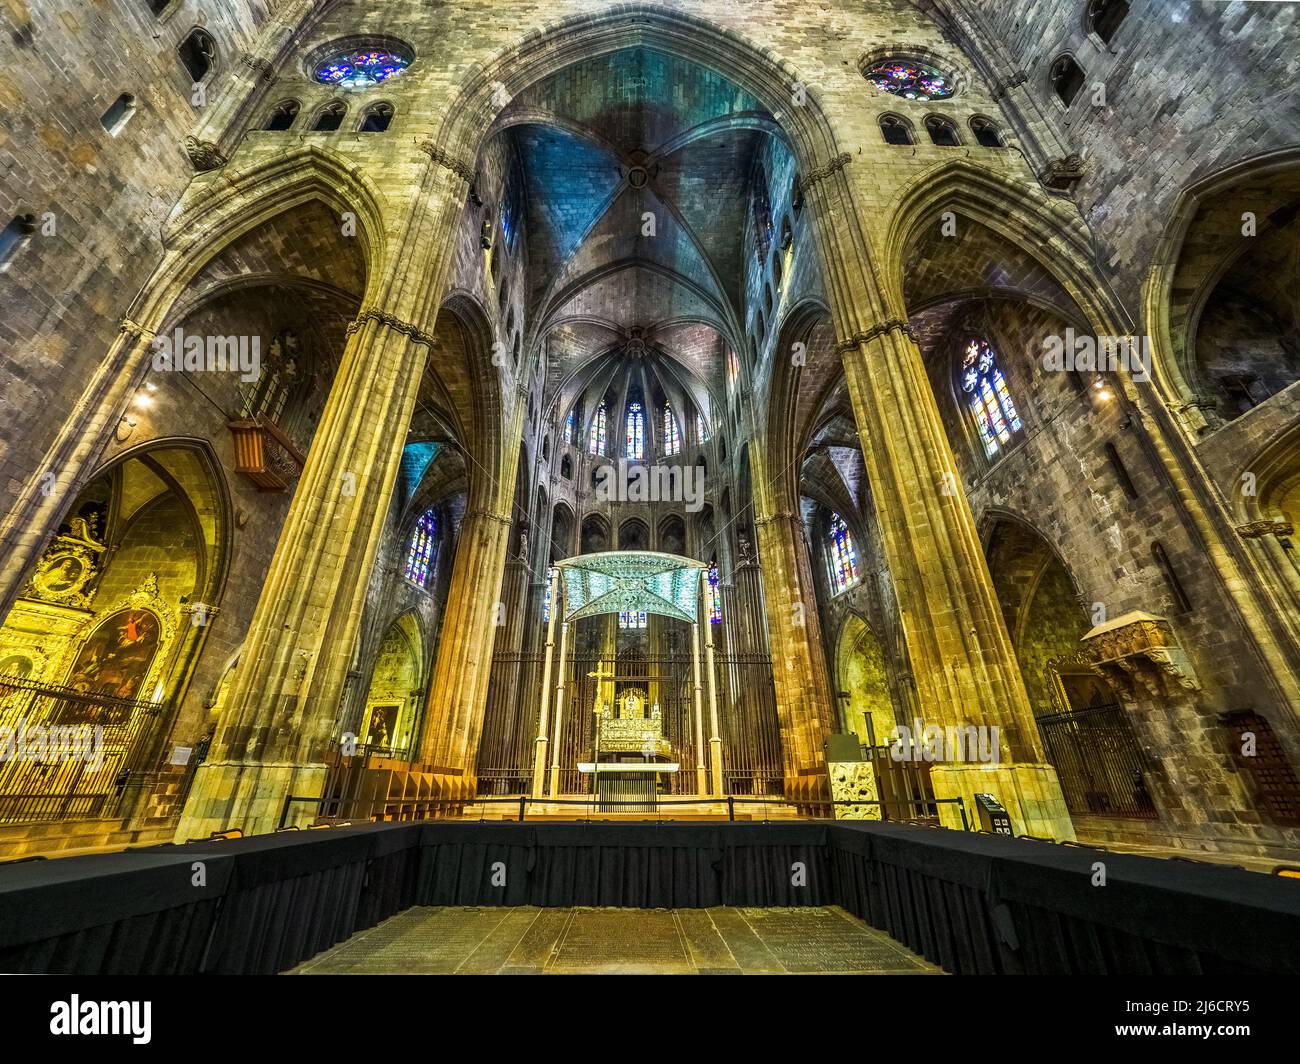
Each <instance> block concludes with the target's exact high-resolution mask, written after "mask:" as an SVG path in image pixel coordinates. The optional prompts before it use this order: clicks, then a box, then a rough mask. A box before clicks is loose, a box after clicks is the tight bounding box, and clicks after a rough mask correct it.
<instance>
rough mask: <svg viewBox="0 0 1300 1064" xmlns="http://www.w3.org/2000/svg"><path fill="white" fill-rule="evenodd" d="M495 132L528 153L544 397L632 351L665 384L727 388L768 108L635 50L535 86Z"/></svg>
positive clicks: (676, 62) (665, 58) (583, 384)
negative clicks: (544, 357) (725, 379)
mask: <svg viewBox="0 0 1300 1064" xmlns="http://www.w3.org/2000/svg"><path fill="white" fill-rule="evenodd" d="M497 128H498V130H499V131H500V135H501V136H505V137H508V138H510V140H511V141H512V144H513V148H514V151H515V154H516V155H517V157H518V159H519V164H520V167H519V168H520V174H521V181H522V193H523V196H522V198H523V206H524V226H525V230H526V234H527V241H526V244H527V247H528V261H527V271H528V278H529V298H528V303H529V308H528V316H527V318H528V321H529V322H530V323H531V325H530V334H531V335H532V336H533V337H534V339H538V338H545V341H546V351H547V358H548V363H547V396H546V400H547V404H548V405H549V404H550V403H552V402H553V401H554V400H555V399H556V398H557V397H560V398H561V402H560V404H559V408H560V409H561V410H563V409H565V408H567V406H568V405H569V404H570V403H571V402H572V401H573V399H574V398H575V397H576V396H577V395H578V394H579V393H580V392H585V391H588V390H589V389H590V388H594V387H596V386H597V385H598V383H599V382H600V380H601V379H602V377H609V376H611V375H613V373H614V372H616V370H617V362H618V361H619V360H620V359H633V358H634V359H635V360H636V361H637V363H638V368H639V369H640V370H642V371H644V372H647V373H649V374H651V375H652V376H654V377H655V378H656V379H657V380H659V382H660V386H661V387H662V388H663V390H664V391H665V392H666V393H668V394H672V392H674V391H676V392H678V393H680V392H681V391H682V390H683V388H688V389H691V390H693V391H694V392H697V393H699V395H700V396H703V394H704V393H705V392H710V393H712V394H714V395H720V394H721V390H722V388H721V385H722V380H723V375H724V372H725V365H726V351H727V347H728V346H729V344H728V341H727V340H724V339H722V338H723V337H731V338H736V337H739V336H740V335H741V334H742V329H741V325H740V322H741V320H742V318H743V305H742V302H743V293H742V285H743V280H744V269H743V255H744V247H745V244H744V234H745V227H746V212H747V210H748V206H749V202H750V195H751V190H752V188H753V185H754V181H755V169H756V166H757V165H758V159H759V151H760V148H761V147H762V146H763V145H764V144H765V142H766V138H768V137H771V136H774V135H777V130H776V123H775V121H774V120H773V119H772V117H771V116H770V115H769V114H767V113H766V112H765V111H763V110H762V108H761V107H760V106H759V105H758V102H757V101H756V100H755V99H753V98H752V97H751V96H749V95H748V94H747V93H745V92H744V91H743V90H741V89H739V88H738V87H737V86H736V85H734V84H732V83H731V82H730V81H728V80H727V79H726V78H724V77H722V76H721V75H719V74H717V73H716V72H714V71H711V70H707V69H705V68H704V67H701V66H699V65H696V64H694V63H691V62H689V61H687V60H684V59H681V58H679V57H674V56H669V55H665V54H662V53H659V52H655V51H652V50H649V49H646V48H631V49H626V50H623V51H619V52H615V53H612V54H610V55H606V56H601V57H598V58H593V59H591V60H587V61H583V62H580V63H576V64H574V65H573V66H570V67H568V68H566V69H565V70H563V71H560V72H559V73H557V74H555V75H553V76H551V77H550V78H548V79H546V80H544V81H542V82H539V83H538V84H536V85H534V86H533V87H531V88H529V89H527V90H525V91H524V92H523V93H521V94H520V95H519V96H518V97H516V98H515V100H513V101H512V102H511V104H510V105H509V106H508V107H507V108H506V109H505V110H504V111H503V112H502V114H501V116H500V117H499V119H498V121H497ZM647 215H649V216H652V217H653V219H654V232H653V234H652V235H651V234H649V233H647V231H646V217H647ZM633 337H636V338H637V339H638V340H639V341H640V342H639V343H637V344H633V345H631V347H630V348H629V347H628V346H627V345H628V341H629V340H631V339H632V338H633ZM691 378H694V380H693V381H692V380H691ZM697 405H702V406H704V407H705V409H706V410H707V409H709V407H711V405H712V404H708V403H701V402H700V401H699V399H697Z"/></svg>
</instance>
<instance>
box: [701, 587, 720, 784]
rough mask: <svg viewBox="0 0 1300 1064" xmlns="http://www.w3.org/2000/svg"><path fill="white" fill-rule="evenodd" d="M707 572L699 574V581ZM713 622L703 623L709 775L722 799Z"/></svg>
mask: <svg viewBox="0 0 1300 1064" xmlns="http://www.w3.org/2000/svg"><path fill="white" fill-rule="evenodd" d="M708 573H709V571H708V570H707V569H703V570H701V572H700V579H701V581H705V580H708V578H709V575H708ZM712 626H713V622H712V621H710V620H706V621H705V622H704V662H705V665H706V667H707V668H708V672H709V774H710V775H711V776H712V777H713V780H712V782H713V788H712V790H713V797H715V798H721V797H722V733H721V732H720V731H719V730H718V670H717V666H716V665H715V664H714V661H713V627H712Z"/></svg>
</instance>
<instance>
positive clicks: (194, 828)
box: [176, 761, 328, 842]
mask: <svg viewBox="0 0 1300 1064" xmlns="http://www.w3.org/2000/svg"><path fill="white" fill-rule="evenodd" d="M327 771H328V767H327V766H326V765H291V764H286V763H278V764H267V763H264V762H261V761H217V762H212V761H206V762H204V763H203V764H202V765H200V766H199V769H198V771H197V772H196V773H195V774H194V783H193V784H192V785H191V787H190V793H189V797H188V798H187V799H186V801H185V811H184V812H183V813H182V814H181V819H180V823H179V824H178V825H177V827H176V841H177V842H185V841H186V840H187V839H202V838H207V836H209V835H210V834H212V832H214V831H225V830H227V829H230V828H239V829H240V830H241V831H243V833H244V834H245V835H262V834H265V833H267V832H271V831H274V830H275V829H276V828H278V827H279V826H280V818H281V816H284V800H285V798H286V797H288V796H289V795H295V796H299V797H308V796H310V797H312V798H318V797H320V795H321V794H322V793H323V792H324V789H325V775H326V772H327ZM315 816H316V806H315V805H314V804H313V803H311V802H294V803H293V804H292V805H291V806H290V807H289V813H288V816H287V817H285V821H284V823H285V826H286V827H289V826H292V825H300V824H306V823H310V822H311V821H312V820H313V819H314V818H315Z"/></svg>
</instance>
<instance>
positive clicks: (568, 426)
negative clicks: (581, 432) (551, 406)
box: [564, 410, 577, 443]
mask: <svg viewBox="0 0 1300 1064" xmlns="http://www.w3.org/2000/svg"><path fill="white" fill-rule="evenodd" d="M575 413H576V411H574V410H570V411H569V416H568V417H567V418H565V419H564V442H565V443H572V442H573V434H574V432H575V431H577V425H576V421H575V418H574V415H575Z"/></svg>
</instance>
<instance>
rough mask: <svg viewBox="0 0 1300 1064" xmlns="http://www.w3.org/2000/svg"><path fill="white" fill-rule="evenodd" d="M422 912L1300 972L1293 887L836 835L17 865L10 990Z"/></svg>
mask: <svg viewBox="0 0 1300 1064" xmlns="http://www.w3.org/2000/svg"><path fill="white" fill-rule="evenodd" d="M1099 862H1100V863H1101V864H1103V865H1104V875H1105V885H1104V886H1100V885H1098V884H1097V881H1096V869H1097V865H1098V863H1099ZM796 866H797V867H798V868H800V869H802V872H801V874H800V875H798V876H796V875H794V874H793V871H794V869H795V868H796ZM499 869H504V870H505V873H506V874H505V875H504V877H503V878H504V883H501V882H499V878H498V877H496V876H494V872H495V871H496V870H499ZM416 905H420V906H436V905H461V906H500V905H535V906H587V905H597V906H623V907H634V908H678V909H680V908H701V907H710V906H718V905H731V906H757V907H772V906H799V905H817V906H820V905H840V906H843V907H844V908H845V909H846V910H848V911H849V912H852V913H854V914H855V915H857V916H859V917H861V918H862V919H863V920H865V921H866V922H867V923H869V924H871V925H872V926H874V927H876V928H879V929H880V930H882V931H885V932H887V933H888V934H890V935H892V936H893V937H894V938H896V939H897V940H898V941H899V942H901V943H903V944H904V945H906V946H908V947H909V948H910V949H912V950H914V951H915V952H917V953H919V954H921V955H922V956H924V957H925V958H926V959H927V960H930V961H932V962H933V963H935V964H937V965H940V966H942V967H943V968H944V969H945V970H946V971H948V972H951V973H954V974H962V975H967V974H973V975H992V974H1026V975H1057V974H1097V975H1132V976H1138V975H1148V974H1149V975H1210V976H1224V977H1246V976H1254V975H1263V974H1292V975H1294V974H1297V973H1300V886H1298V885H1297V883H1296V881H1294V880H1288V879H1282V878H1280V877H1270V876H1266V875H1260V874H1255V873H1247V872H1244V871H1241V870H1239V869H1234V868H1228V867H1221V866H1214V865H1208V864H1199V863H1192V862H1180V861H1166V860H1159V859H1154V858H1147V857H1137V856H1132V855H1124V854H1114V853H1103V852H1102V851H1098V850H1092V849H1089V848H1087V847H1078V846H1057V845H1053V844H1049V843H1041V842H1034V841H1031V840H1024V839H1010V838H1004V837H1000V836H988V835H980V834H972V833H965V832H952V831H944V830H939V829H924V828H915V827H908V826H903V825H890V824H827V823H824V822H823V823H812V822H803V823H792V824H746V823H734V824H681V823H677V824H673V823H668V824H658V823H644V824H617V825H615V824H580V823H573V824H527V823H524V824H513V823H434V822H430V823H411V824H388V825H369V826H364V827H357V828H337V829H328V830H317V831H286V832H280V833H276V834H273V835H266V836H259V837H255V838H250V839H240V840H232V841H213V842H202V843H193V844H189V845H185V846H155V847H146V848H141V849H134V850H127V851H124V852H122V853H116V854H101V855H94V856H87V857H70V858H61V859H58V860H50V861H30V862H23V863H10V864H6V865H0V971H6V972H26V973H52V974H68V975H114V976H128V975H185V974H214V975H232V974H243V975H272V974H275V973H277V972H282V971H285V970H287V969H289V968H291V967H293V966H294V965H296V964H299V963H301V962H302V961H305V960H307V959H309V958H311V957H313V956H315V955H316V954H318V953H320V952H321V951H322V950H325V949H328V948H330V947H331V946H333V945H336V944H337V943H339V942H342V941H343V940H345V939H347V938H348V937H349V936H351V935H352V934H355V933H356V932H358V931H361V930H365V929H367V928H370V927H374V926H375V925H376V924H378V923H380V922H381V921H383V920H385V919H387V918H388V917H390V916H393V915H395V914H397V913H399V912H402V911H404V910H406V909H408V908H410V907H412V906H416Z"/></svg>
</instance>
